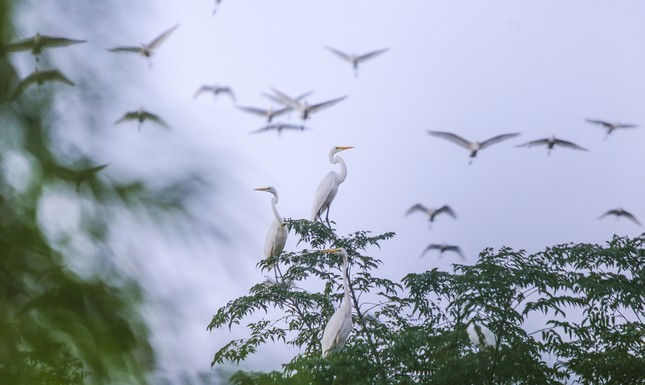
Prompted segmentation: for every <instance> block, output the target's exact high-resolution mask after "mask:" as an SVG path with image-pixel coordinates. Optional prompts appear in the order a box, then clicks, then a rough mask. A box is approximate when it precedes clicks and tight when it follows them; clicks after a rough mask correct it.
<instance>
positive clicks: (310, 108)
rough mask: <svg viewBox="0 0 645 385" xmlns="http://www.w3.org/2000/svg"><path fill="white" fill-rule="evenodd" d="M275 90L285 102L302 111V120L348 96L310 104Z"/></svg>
mask: <svg viewBox="0 0 645 385" xmlns="http://www.w3.org/2000/svg"><path fill="white" fill-rule="evenodd" d="M273 92H274V93H275V94H276V95H277V96H278V97H279V98H280V99H281V100H282V102H283V103H285V104H286V105H288V106H290V107H291V108H293V109H294V110H296V111H299V112H300V118H301V119H302V120H306V119H308V118H309V115H311V114H313V113H314V112H318V111H320V110H322V109H323V108H327V107H331V106H333V105H334V104H336V103H338V102H340V101H342V100H344V99H345V98H347V96H341V97H340V98H335V99H331V100H327V101H325V102H321V103H316V104H311V105H310V104H308V103H307V101H306V100H305V101H304V102H299V101H297V100H295V99H292V98H291V97H289V95H287V94H285V93H283V92H280V91H278V90H276V89H275V88H274V89H273Z"/></svg>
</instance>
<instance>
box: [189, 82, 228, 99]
mask: <svg viewBox="0 0 645 385" xmlns="http://www.w3.org/2000/svg"><path fill="white" fill-rule="evenodd" d="M202 92H211V93H212V94H213V95H215V96H217V95H219V94H228V95H229V96H230V97H231V99H233V102H235V94H234V93H233V90H232V89H231V87H228V86H219V85H216V84H213V85H203V86H201V87H199V89H198V90H197V92H195V95H194V96H193V99H195V98H196V97H198V96H199V94H201V93H202Z"/></svg>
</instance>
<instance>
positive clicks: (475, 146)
mask: <svg viewBox="0 0 645 385" xmlns="http://www.w3.org/2000/svg"><path fill="white" fill-rule="evenodd" d="M428 134H430V135H432V136H436V137H439V138H443V139H446V140H449V141H451V142H453V143H455V144H458V145H460V146H461V147H463V148H465V149H467V150H468V151H470V163H472V160H473V158H474V157H475V156H477V151H479V150H483V149H485V148H486V147H489V146H491V145H493V144H496V143H499V142H501V141H503V140H506V139H511V138H514V137H516V136H518V135H519V134H520V133H519V132H515V133H512V134H502V135H497V136H494V137H492V138H490V139H486V140H484V141H482V142H478V141H475V142H471V141H468V140H466V139H464V138H462V137H461V136H459V135H455V134H453V133H450V132H443V131H431V130H428Z"/></svg>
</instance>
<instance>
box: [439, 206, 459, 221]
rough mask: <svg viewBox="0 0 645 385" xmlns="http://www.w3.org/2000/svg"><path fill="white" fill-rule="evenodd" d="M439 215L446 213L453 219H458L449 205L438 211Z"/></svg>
mask: <svg viewBox="0 0 645 385" xmlns="http://www.w3.org/2000/svg"><path fill="white" fill-rule="evenodd" d="M439 213H446V214H448V215H450V216H451V217H453V218H455V219H457V214H455V212H454V211H453V210H452V208H451V207H450V206H448V205H443V206H441V207H439V208H438V209H437V214H439Z"/></svg>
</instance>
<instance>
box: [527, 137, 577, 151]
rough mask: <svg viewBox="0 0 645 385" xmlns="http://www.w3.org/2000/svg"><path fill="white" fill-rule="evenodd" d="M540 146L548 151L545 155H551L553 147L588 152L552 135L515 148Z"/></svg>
mask: <svg viewBox="0 0 645 385" xmlns="http://www.w3.org/2000/svg"><path fill="white" fill-rule="evenodd" d="M540 145H546V147H547V149H548V152H547V154H550V153H551V150H552V149H553V147H555V145H558V146H562V147H568V148H572V149H574V150H581V151H588V150H587V149H586V148H583V147H580V146H578V145H577V144H575V143H573V142H569V141H566V140H562V139H558V138H556V137H555V136H553V135H551V137H549V138H544V139H537V140H532V141H530V142H526V143H524V144H518V145H517V146H515V147H528V148H531V147H533V146H540Z"/></svg>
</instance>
